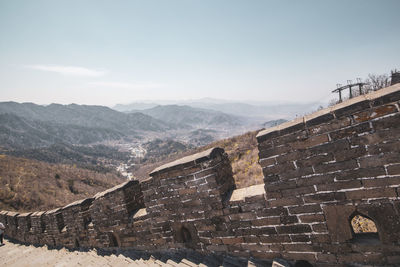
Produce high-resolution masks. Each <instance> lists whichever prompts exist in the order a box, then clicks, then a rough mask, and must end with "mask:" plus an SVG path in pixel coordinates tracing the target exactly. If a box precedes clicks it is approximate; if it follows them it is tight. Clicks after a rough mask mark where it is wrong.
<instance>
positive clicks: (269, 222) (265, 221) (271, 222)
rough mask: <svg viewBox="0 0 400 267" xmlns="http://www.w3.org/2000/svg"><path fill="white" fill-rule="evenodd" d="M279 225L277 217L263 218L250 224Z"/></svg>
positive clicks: (279, 221)
mask: <svg viewBox="0 0 400 267" xmlns="http://www.w3.org/2000/svg"><path fill="white" fill-rule="evenodd" d="M280 223H281V220H280V218H279V217H269V218H263V219H257V220H253V221H251V224H252V225H254V226H263V225H278V224H280Z"/></svg>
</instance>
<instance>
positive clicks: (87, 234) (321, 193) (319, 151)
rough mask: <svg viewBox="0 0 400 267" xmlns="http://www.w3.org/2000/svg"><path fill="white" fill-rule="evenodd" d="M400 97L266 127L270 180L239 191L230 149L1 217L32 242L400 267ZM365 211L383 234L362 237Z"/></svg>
mask: <svg viewBox="0 0 400 267" xmlns="http://www.w3.org/2000/svg"><path fill="white" fill-rule="evenodd" d="M399 100H400V84H397V85H393V86H391V87H388V88H385V89H382V90H380V91H377V92H374V93H371V94H368V95H364V96H359V97H356V98H353V99H351V100H348V101H346V102H343V103H341V104H338V105H336V106H333V107H331V108H328V109H324V110H321V111H318V112H316V113H313V114H311V115H308V116H305V117H303V118H299V119H296V120H294V121H291V122H288V123H285V124H282V125H279V126H277V127H273V128H270V129H266V130H263V131H261V132H260V133H259V134H258V135H257V140H258V148H259V158H260V160H259V162H260V165H261V167H262V168H263V173H264V184H262V185H257V186H251V187H248V188H243V189H237V190H235V184H234V180H233V177H232V169H231V166H230V163H229V160H228V157H227V155H226V153H225V152H224V151H223V149H221V148H212V149H210V150H207V151H205V152H202V153H199V154H195V155H192V156H190V157H186V158H183V159H181V160H178V161H175V162H172V163H169V164H167V165H164V166H162V167H160V168H157V169H156V170H154V171H153V172H152V173H150V178H149V179H147V180H145V181H142V182H141V183H139V182H138V181H129V182H126V183H124V184H121V185H119V186H116V187H114V188H112V189H109V190H107V191H105V192H102V193H98V194H96V195H95V196H94V197H92V198H88V199H84V200H81V201H77V202H74V203H71V204H69V205H67V206H65V207H62V208H59V209H55V210H51V211H46V212H34V213H21V214H19V213H16V212H10V211H1V212H0V221H2V222H3V223H5V224H6V227H7V229H6V234H7V236H9V237H11V238H15V239H17V240H20V241H22V242H27V243H33V244H48V245H53V246H66V247H127V248H134V249H141V250H148V251H157V250H166V249H168V250H175V249H183V248H190V249H194V250H196V251H199V252H203V253H226V254H231V255H235V256H239V257H255V258H261V259H273V258H276V257H283V258H286V259H291V260H307V261H309V262H312V263H317V264H318V266H324V265H326V266H343V265H345V264H347V263H351V264H353V263H368V264H381V265H385V264H386V265H390V264H392V265H396V264H400V256H399V251H400V245H399V242H400V198H399V194H400V153H399V151H400V141H399V140H400V109H399ZM356 214H361V215H363V216H365V217H368V218H370V219H372V220H373V221H374V222H375V224H376V226H377V229H378V234H377V235H360V234H355V233H354V232H353V230H352V227H351V225H350V219H351V218H352V217H353V216H354V215H356Z"/></svg>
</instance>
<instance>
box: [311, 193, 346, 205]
mask: <svg viewBox="0 0 400 267" xmlns="http://www.w3.org/2000/svg"><path fill="white" fill-rule="evenodd" d="M303 199H304V202H305V203H324V202H331V201H340V200H344V199H345V194H344V193H343V192H331V193H318V194H314V195H308V196H304V197H303Z"/></svg>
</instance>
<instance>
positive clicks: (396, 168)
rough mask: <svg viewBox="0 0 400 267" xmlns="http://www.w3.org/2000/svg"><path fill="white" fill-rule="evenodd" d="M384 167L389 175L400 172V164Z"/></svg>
mask: <svg viewBox="0 0 400 267" xmlns="http://www.w3.org/2000/svg"><path fill="white" fill-rule="evenodd" d="M386 169H387V172H388V174H389V175H396V174H400V164H395V165H390V166H387V167H386Z"/></svg>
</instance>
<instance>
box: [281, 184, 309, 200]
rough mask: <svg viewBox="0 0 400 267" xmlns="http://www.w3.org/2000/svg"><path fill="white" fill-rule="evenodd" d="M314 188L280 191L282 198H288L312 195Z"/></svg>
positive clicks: (306, 187)
mask: <svg viewBox="0 0 400 267" xmlns="http://www.w3.org/2000/svg"><path fill="white" fill-rule="evenodd" d="M314 192H315V188H314V186H305V187H298V188H294V189H288V190H282V196H283V197H289V196H293V195H294V196H300V195H304V194H309V193H314Z"/></svg>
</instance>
